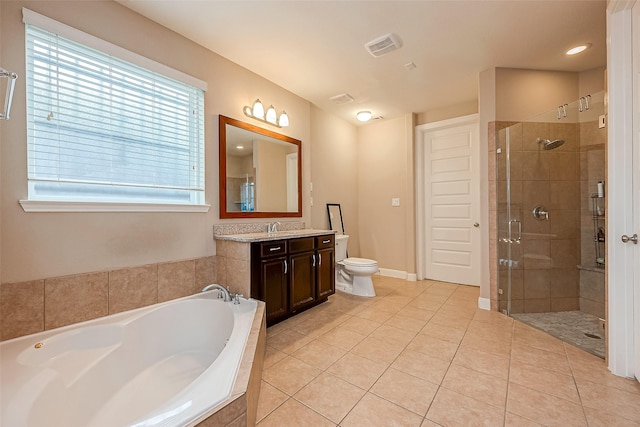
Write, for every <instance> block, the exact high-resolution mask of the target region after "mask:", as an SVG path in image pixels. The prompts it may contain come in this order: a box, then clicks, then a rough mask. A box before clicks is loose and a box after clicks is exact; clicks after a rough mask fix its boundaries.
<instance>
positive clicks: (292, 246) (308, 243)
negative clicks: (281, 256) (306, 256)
mask: <svg viewBox="0 0 640 427" xmlns="http://www.w3.org/2000/svg"><path fill="white" fill-rule="evenodd" d="M314 249H315V242H314V239H313V237H302V238H300V239H291V240H289V253H291V254H294V253H297V252H307V251H312V250H314Z"/></svg>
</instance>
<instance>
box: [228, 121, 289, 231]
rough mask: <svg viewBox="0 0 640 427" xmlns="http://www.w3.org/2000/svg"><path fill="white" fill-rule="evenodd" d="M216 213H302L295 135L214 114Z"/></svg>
mask: <svg viewBox="0 0 640 427" xmlns="http://www.w3.org/2000/svg"><path fill="white" fill-rule="evenodd" d="M218 132H219V136H220V139H219V154H220V157H219V173H220V218H279V217H302V190H301V189H302V151H301V147H302V143H301V141H300V140H297V139H294V138H290V137H288V136H285V135H282V134H279V133H277V132H273V131H270V130H267V129H263V128H260V127H257V126H254V125H250V124H248V123H244V122H241V121H240V120H235V119H232V118H229V117H225V116H222V115H220V120H219V128H218Z"/></svg>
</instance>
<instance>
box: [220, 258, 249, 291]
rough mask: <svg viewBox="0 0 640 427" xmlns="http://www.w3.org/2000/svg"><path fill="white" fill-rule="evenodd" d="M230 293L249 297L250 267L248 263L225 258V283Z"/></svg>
mask: <svg viewBox="0 0 640 427" xmlns="http://www.w3.org/2000/svg"><path fill="white" fill-rule="evenodd" d="M226 285H227V286H229V288H230V289H231V291H232V292H235V293H239V294H242V295H251V267H250V263H249V261H245V260H238V259H233V258H227V282H226Z"/></svg>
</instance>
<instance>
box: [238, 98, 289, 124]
mask: <svg viewBox="0 0 640 427" xmlns="http://www.w3.org/2000/svg"><path fill="white" fill-rule="evenodd" d="M242 112H243V113H244V114H245V116H247V117H251V118H252V119H256V120H260V121H261V122H265V123H269V124H270V125H273V126H276V127H279V128H282V127H287V126H289V116H287V113H286V112H285V111H284V110H283V111H282V113H280V115H279V116H278V113H277V112H276V109H275V107H274V106H273V105H270V106H269V108H267V112H266V115H265V111H264V105H262V102H261V101H260V100H259V99H256V100H255V101H254V102H253V104H252V105H251V107H249V106H248V105H245V107H244V108H243V109H242Z"/></svg>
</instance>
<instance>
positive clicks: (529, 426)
mask: <svg viewBox="0 0 640 427" xmlns="http://www.w3.org/2000/svg"><path fill="white" fill-rule="evenodd" d="M504 427H542V424H538V423H536V422H533V421H531V420H528V419H526V418H523V417H521V416H519V415H515V414H512V413H509V412H507V414H506V415H505V419H504Z"/></svg>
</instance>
